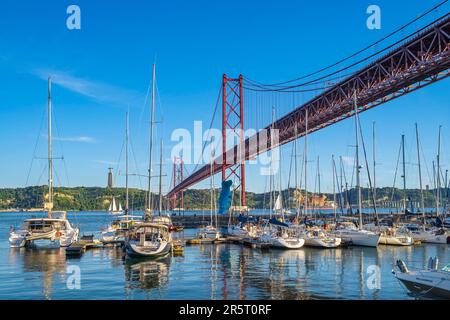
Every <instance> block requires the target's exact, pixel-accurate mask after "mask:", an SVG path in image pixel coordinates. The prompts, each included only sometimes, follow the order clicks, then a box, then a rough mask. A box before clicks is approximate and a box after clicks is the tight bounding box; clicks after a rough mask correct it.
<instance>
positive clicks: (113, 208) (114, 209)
mask: <svg viewBox="0 0 450 320" xmlns="http://www.w3.org/2000/svg"><path fill="white" fill-rule="evenodd" d="M108 212H109V214H112V215H120V214H123V209H122V204H121V203H120V202H119V208H117V206H116V198H115V197H114V196H113V197H112V198H111V203H110V204H109V208H108Z"/></svg>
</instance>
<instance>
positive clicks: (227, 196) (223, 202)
mask: <svg viewBox="0 0 450 320" xmlns="http://www.w3.org/2000/svg"><path fill="white" fill-rule="evenodd" d="M232 184H233V181H231V180H225V181H223V182H222V191H221V192H220V197H219V214H225V213H227V212H228V210H229V209H230V207H231V185H232Z"/></svg>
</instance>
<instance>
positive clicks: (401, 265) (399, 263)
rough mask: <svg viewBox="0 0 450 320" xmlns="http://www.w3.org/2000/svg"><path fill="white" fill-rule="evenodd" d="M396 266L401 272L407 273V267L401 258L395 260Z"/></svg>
mask: <svg viewBox="0 0 450 320" xmlns="http://www.w3.org/2000/svg"><path fill="white" fill-rule="evenodd" d="M397 267H398V268H399V269H400V272H401V273H408V272H409V270H408V267H407V266H406V264H405V262H404V261H403V260H397Z"/></svg>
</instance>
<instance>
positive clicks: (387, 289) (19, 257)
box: [0, 212, 450, 299]
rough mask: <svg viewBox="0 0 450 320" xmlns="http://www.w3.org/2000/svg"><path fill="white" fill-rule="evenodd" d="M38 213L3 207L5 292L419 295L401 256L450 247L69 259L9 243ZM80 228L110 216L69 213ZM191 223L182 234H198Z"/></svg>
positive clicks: (444, 258)
mask: <svg viewBox="0 0 450 320" xmlns="http://www.w3.org/2000/svg"><path fill="white" fill-rule="evenodd" d="M32 215H37V216H39V214H31V213H0V299H413V298H414V297H412V296H410V295H408V294H407V292H406V290H405V289H404V288H403V286H402V285H401V284H400V283H399V282H398V281H397V280H396V279H395V277H394V276H393V275H392V269H394V268H395V262H396V260H397V259H403V260H404V261H405V262H406V263H407V264H408V266H409V267H410V268H422V267H424V266H425V265H426V264H427V260H428V258H429V257H431V256H433V257H434V256H438V257H439V259H440V264H441V265H442V266H443V265H445V264H448V263H449V262H450V255H449V253H450V248H449V247H450V246H448V245H432V244H423V245H419V246H413V247H392V246H379V247H378V248H360V247H349V248H339V249H310V248H302V249H299V250H295V251H282V250H264V251H261V250H259V249H251V248H247V247H243V246H241V245H236V244H217V245H201V246H199V245H196V246H186V248H185V252H184V255H183V256H174V257H168V258H164V259H163V260H159V261H146V260H132V261H124V260H123V259H122V251H121V250H120V249H118V248H103V249H94V250H91V251H87V252H86V253H85V254H83V255H82V256H81V257H79V258H66V256H65V252H64V249H50V250H45V249H39V250H37V249H10V248H9V244H8V232H9V227H10V226H11V225H15V226H17V225H20V223H21V221H22V220H23V219H25V218H30V217H31V216H32ZM68 217H69V219H70V220H71V221H72V222H73V223H74V224H78V225H79V227H80V230H81V234H91V233H94V234H98V233H99V230H100V228H101V227H104V226H106V225H107V224H108V223H109V222H110V221H111V217H110V216H108V215H107V214H105V213H103V212H79V213H76V214H75V213H69V214H68ZM195 232H196V230H185V231H184V232H183V233H181V234H177V235H176V236H178V237H183V236H184V237H186V238H188V237H192V236H193V235H194V234H195Z"/></svg>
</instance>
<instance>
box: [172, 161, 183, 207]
mask: <svg viewBox="0 0 450 320" xmlns="http://www.w3.org/2000/svg"><path fill="white" fill-rule="evenodd" d="M183 167H184V162H183V158H178V157H174V159H173V185H174V186H176V185H178V184H180V183H181V182H182V181H183V173H184V170H183ZM178 194H179V195H180V200H181V201H180V206H179V207H177V195H178ZM175 209H181V210H184V190H181V191H180V192H178V193H174V194H173V195H172V210H175Z"/></svg>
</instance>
